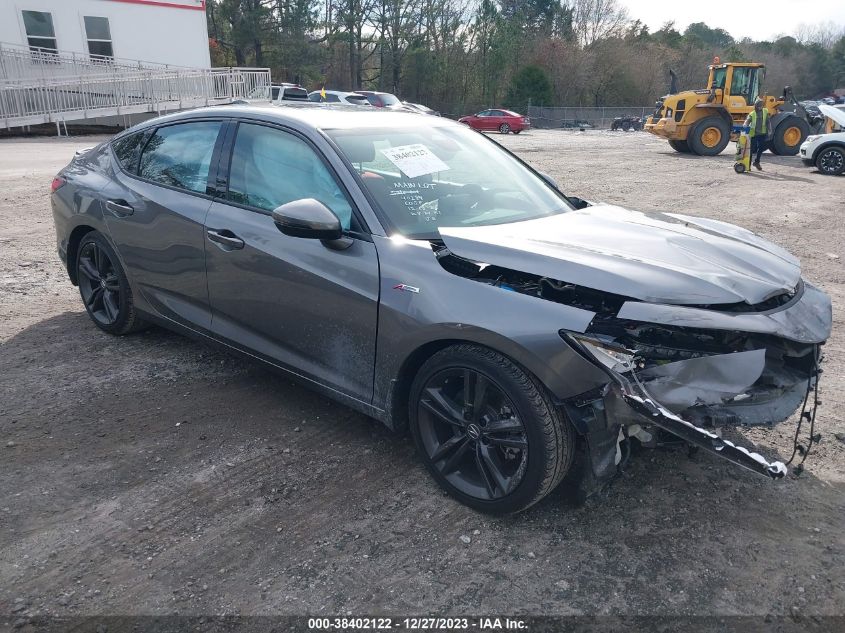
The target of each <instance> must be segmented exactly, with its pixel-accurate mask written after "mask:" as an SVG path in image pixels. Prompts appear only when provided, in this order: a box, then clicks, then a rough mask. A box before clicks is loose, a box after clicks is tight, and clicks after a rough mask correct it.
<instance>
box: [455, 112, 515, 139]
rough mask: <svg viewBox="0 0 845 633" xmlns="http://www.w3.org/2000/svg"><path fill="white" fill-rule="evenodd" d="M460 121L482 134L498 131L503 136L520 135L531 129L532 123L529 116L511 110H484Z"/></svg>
mask: <svg viewBox="0 0 845 633" xmlns="http://www.w3.org/2000/svg"><path fill="white" fill-rule="evenodd" d="M458 121H459V122H460V123H464V124H465V125H468V126H470V127H471V128H472V129H473V130H479V131H481V132H493V131H496V130H498V131H499V132H500V133H502V134H507V133H508V132H513V133H514V134H519V133H520V132H522V131H523V130H527V129H529V128H530V127H531V121H530V120H529V118H528V117H527V116H522V115H521V114H517V113H516V112H511V111H510V110H495V109H491V110H482V111H481V112H477V113H476V114H471V115H469V116H465V117H461V118H460V119H458Z"/></svg>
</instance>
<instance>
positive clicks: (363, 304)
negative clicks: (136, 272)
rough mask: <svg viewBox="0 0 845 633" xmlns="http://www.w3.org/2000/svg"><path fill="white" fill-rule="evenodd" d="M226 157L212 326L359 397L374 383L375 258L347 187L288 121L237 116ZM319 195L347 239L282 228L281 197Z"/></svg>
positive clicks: (212, 229) (211, 271)
mask: <svg viewBox="0 0 845 633" xmlns="http://www.w3.org/2000/svg"><path fill="white" fill-rule="evenodd" d="M226 144H227V146H229V145H231V151H230V152H229V150H227V153H225V154H224V158H223V160H222V161H221V172H222V173H223V174H225V183H224V186H225V194H224V197H223V199H218V200H216V201H215V202H214V203H213V204H212V206H211V210H210V212H209V214H208V218H207V219H206V227H205V229H206V236H205V239H206V247H205V248H206V267H207V270H208V289H209V294H210V300H211V306H212V315H213V316H212V324H211V329H212V331H213V332H214V333H215V334H216V335H218V336H219V337H221V338H225V339H227V340H229V341H231V342H232V343H234V344H235V345H236V346H238V347H240V348H242V349H245V350H249V351H250V352H252V353H254V354H256V355H258V356H260V357H261V358H264V359H266V360H270V361H271V362H274V363H276V364H278V365H281V366H283V367H285V368H287V369H290V370H292V371H294V372H295V373H297V374H299V375H301V376H304V377H307V378H309V379H312V380H315V381H317V382H319V383H320V384H323V385H327V386H329V387H331V388H333V389H335V390H337V391H339V392H341V393H344V394H346V395H349V396H352V397H354V398H356V399H358V400H361V401H363V402H370V401H371V399H372V389H373V364H374V357H375V341H376V324H377V308H378V293H379V271H378V258H377V255H376V250H375V245H374V244H373V242H372V240H371V239H370V238H369V236H368V235H366V234H365V233H364V232H363V231H362V230H361V224H360V222H359V220H358V218H357V217H356V214H355V212H354V211H353V207H352V204H351V202H350V199H349V196H348V195H347V193H346V190H345V189H344V188H343V186H342V185H341V184H340V183H339V181H338V179H337V177H336V175H335V173H334V172H333V171H332V169H331V168H330V167H329V166H328V164H327V162H326V161H325V159H324V157H323V156H322V155H321V154H320V152H319V151H318V150H317V149H316V148H315V147H314V146H313V145H312V144H311V143H310V142H309V141H307V140H306V139H305V138H303V137H302V136H300V135H298V134H297V133H295V132H294V131H292V130H288V129H285V128H281V127H276V126H272V125H267V124H263V123H258V122H246V121H242V122H240V123H239V124H237V127H236V129H235V128H234V126H233V129H232V132H231V135H230V137H229V140H227V143H226ZM302 198H315V199H317V200H319V201H321V202H323V203H324V204H325V205H326V206H328V207H329V208H330V209H332V210H333V211H334V212H335V213H336V214H337V215H338V217H339V218H340V219H341V222H342V224H343V226H344V228H345V229H346V231H347V234H348V235H349V236H350V237H352V243H351V245H350V246H349V247H348V248H346V249H344V250H333V249H332V248H331V247H329V246H326V245H324V244H323V243H322V242H321V241H319V240H311V239H305V238H297V237H290V236H287V235H283V234H282V233H281V232H280V231H279V230H278V228H277V227H276V225H275V224H274V222H273V219H272V217H271V212H272V210H273V209H275V208H276V207H278V206H280V205H282V204H284V203H287V202H291V201H293V200H298V199H302Z"/></svg>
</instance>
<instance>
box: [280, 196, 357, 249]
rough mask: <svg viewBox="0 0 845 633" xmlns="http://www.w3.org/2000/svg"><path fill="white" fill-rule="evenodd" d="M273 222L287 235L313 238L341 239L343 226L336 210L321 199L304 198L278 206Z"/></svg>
mask: <svg viewBox="0 0 845 633" xmlns="http://www.w3.org/2000/svg"><path fill="white" fill-rule="evenodd" d="M273 222H275V223H276V227H277V228H278V229H279V230H280V231H281V232H282V233H284V234H285V235H290V236H291V237H304V238H308V239H312V240H329V241H331V240H339V239H340V238H341V237H343V227H342V226H341V225H340V219H339V218H338V217H337V216H336V215H335V214H334V212H333V211H332V210H331V209H329V208H328V207H327V206H326V205H324V204H323V203H322V202H320V201H319V200H315V199H314V198H302V199H301V200H294V201H293V202H288V203H286V204H283V205H282V206H280V207H278V208H276V209H275V210H274V211H273Z"/></svg>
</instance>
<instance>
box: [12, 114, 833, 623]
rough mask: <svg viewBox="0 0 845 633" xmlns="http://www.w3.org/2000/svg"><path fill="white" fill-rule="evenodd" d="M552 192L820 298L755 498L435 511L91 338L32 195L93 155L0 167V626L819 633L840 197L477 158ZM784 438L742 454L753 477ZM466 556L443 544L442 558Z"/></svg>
mask: <svg viewBox="0 0 845 633" xmlns="http://www.w3.org/2000/svg"><path fill="white" fill-rule="evenodd" d="M495 138H496V140H499V141H501V142H503V143H504V144H505V145H506V146H508V147H510V148H511V149H513V150H515V151H516V152H517V153H518V154H519V155H520V156H522V157H523V158H525V159H526V160H528V161H529V162H530V163H532V164H533V165H535V166H536V167H538V168H540V169H542V170H544V171H546V172H548V173H549V174H550V175H552V176H553V177H554V178H555V179H557V181H558V182H559V184H560V185H561V187H562V188H564V189H565V190H567V191H569V192H571V193H573V194H576V195H579V196H581V197H584V198H587V199H591V200H595V201H605V202H611V203H617V204H622V205H626V206H629V207H631V208H635V209H641V210H668V211H676V212H684V213H691V214H697V215H708V216H711V217H715V218H718V219H720V220H727V221H730V222H735V223H737V224H741V225H743V226H745V227H748V228H750V229H752V230H754V231H756V232H758V233H760V234H762V235H764V236H765V237H767V238H770V239H772V240H774V241H776V242H777V243H779V244H781V245H782V246H784V247H786V248H788V249H789V250H791V251H792V252H794V253H795V254H797V255H798V256H799V257H800V258H801V260H802V263H803V267H804V272H805V275H806V276H807V277H808V278H809V279H810V280H812V281H813V282H815V283H817V284H818V285H820V286H821V287H822V288H823V289H825V290H826V291H827V292H828V293H830V294H831V296H832V297H833V303H834V311H835V314H834V316H835V324H834V333H833V336H832V338H831V340H830V342H829V343H828V345H827V346H826V347H825V352H826V357H827V360H826V364H825V374H824V376H823V380H822V389H821V391H822V399H823V403H824V404H823V407H822V408H821V409H820V413H819V424H818V427H819V431H820V432H821V433H822V435H823V439H822V443H821V445H820V446H819V447H818V450H817V451H815V453H814V454H813V455H811V457H810V459H809V460H808V463H807V471H806V472H805V474H804V475H802V476H801V477H799V478H794V477H792V476H790V477H788V478H787V479H785V480H783V481H780V482H771V481H769V480H767V479H765V478H763V477H760V476H758V475H754V474H752V473H749V472H745V471H741V470H739V469H738V468H737V467H735V466H733V465H731V464H729V463H727V462H725V461H723V460H719V459H717V458H715V457H711V456H709V455H703V454H699V455H697V456H696V457H694V458H689V457H688V456H687V454H686V452H685V451H680V450H675V451H670V450H659V451H650V452H642V453H640V454H638V455H636V456H635V459H634V460H633V463H632V464H631V465H630V467H629V469H628V471H627V473H626V474H625V475H624V476H623V477H621V478H620V479H619V480H618V481H616V482H615V484H614V485H613V486H612V487H611V488H610V490H609V491H608V492H607V493H606V495H605V496H604V498H602V499H598V500H596V501H593V502H590V503H589V504H588V505H587V506H586V507H575V506H573V504H572V503H570V502H569V501H568V500H567V498H566V495H565V494H564V493H563V492H556V493H554V494H553V495H551V497H550V498H549V499H547V500H546V501H544V502H543V503H542V504H540V505H539V506H538V507H535V508H533V509H532V510H530V511H528V512H526V513H524V514H521V515H518V516H515V517H510V518H490V517H487V516H483V515H480V514H477V513H475V512H473V511H471V510H469V509H467V508H465V507H463V506H461V505H459V504H458V503H456V502H454V501H452V500H450V499H449V498H447V497H445V496H444V495H443V494H442V493H441V492H440V490H439V489H438V488H437V486H436V485H435V484H434V483H433V481H432V480H431V479H430V478H429V477H428V475H427V474H426V472H425V470H424V468H423V467H422V466H421V464H420V463H419V462H418V460H417V459H416V458H415V456H414V453H413V450H412V447H411V442H410V440H409V439H408V438H407V437H403V436H394V435H391V434H390V433H389V432H388V431H387V430H386V429H384V428H382V427H381V426H380V425H379V424H377V423H375V422H373V421H371V420H369V419H367V418H365V417H363V416H361V415H359V414H356V413H354V412H352V411H350V410H348V409H346V408H344V407H342V406H339V405H336V404H333V403H332V402H329V401H327V400H325V399H324V398H322V397H319V396H316V395H314V394H313V393H311V392H309V391H307V390H306V389H305V388H303V387H300V386H297V385H294V384H292V383H291V382H289V381H288V380H286V379H284V378H280V377H279V376H278V375H276V374H273V373H270V372H268V371H266V370H265V369H263V368H262V367H260V366H258V365H256V364H253V363H251V362H247V361H244V360H241V359H239V358H235V357H232V356H229V355H226V354H225V353H222V352H220V351H217V350H214V349H211V348H208V347H204V346H202V345H200V344H197V343H195V342H192V341H190V340H187V339H185V338H182V337H179V336H176V335H174V334H171V333H168V332H166V331H163V330H160V329H153V330H150V331H147V332H144V333H142V334H139V335H134V336H129V337H125V338H111V337H109V336H107V335H105V334H103V333H102V332H100V331H99V330H97V329H96V328H95V327H94V326H93V325H92V324H91V323H90V322H89V320H88V318H87V316H86V315H85V312H84V310H83V307H82V304H81V302H80V299H79V295H78V291H77V289H76V288H75V287H73V286H72V285H71V284H70V283H69V281H68V280H67V277H66V274H65V272H64V271H63V269H62V267H61V265H60V263H59V260H58V257H57V255H56V251H55V237H54V231H53V224H52V217H51V214H50V207H49V201H48V191H49V186H50V180H51V178H52V176H53V175H54V174H55V173H56V171H57V170H58V169H59V168H61V167H62V166H63V165H64V164H66V163H67V161H68V160H69V159H70V157H71V156H72V154H73V151H74V150H75V149H76V148H80V147H85V146H89V145H92V144H94V143H95V142H96V141H98V140H99V139H98V138H92V137H88V138H71V139H60V140H57V139H43V138H42V139H5V140H3V141H0V614H10V615H8V616H7V617H6V618H5V619H4V617H3V616H0V624H2V622H8V621H9V619H10V618H11V619H14V620H16V621H18V623H22V622H24V621H25V620H26V618H27V617H30V616H32V615H34V614H58V615H74V614H85V615H90V614H172V613H179V614H212V613H213V614H306V613H307V614H347V613H351V614H355V615H362V614H377V613H392V614H397V613H406V614H434V615H442V614H463V613H473V614H487V613H493V612H495V613H513V614H564V615H565V614H590V615H592V614H624V615H653V614H680V615H714V614H718V615H735V614H754V615H760V616H763V615H766V614H773V615H775V616H777V615H789V616H796V615H800V616H809V615H836V614H845V576H844V575H843V570H845V531H843V527H845V495H844V494H843V493H845V442H844V441H841V440H838V439H836V437H835V436H834V433H845V413H843V404H845V396H843V392H841V391H840V389H841V388H843V386H845V375H844V373H843V372H845V353H843V344H845V338H843V333H845V330H843V327H842V325H843V324H842V316H841V315H842V314H843V307H845V268H844V267H843V263H845V243H843V240H845V221H843V218H844V217H845V213H843V212H845V177H840V178H831V177H824V176H821V175H820V174H818V173H817V172H815V171H813V170H811V169H808V168H805V167H804V166H803V165H802V164H801V162H800V161H799V160H798V159H797V158H782V157H775V156H769V155H768V154H767V155H766V156H765V157H764V161H763V164H764V168H765V171H763V172H762V173H752V174H750V175H737V174H735V173H734V172H733V169H732V160H731V156H730V154H729V151H730V150H728V151H726V152H725V153H724V154H723V155H722V156H719V157H716V158H698V157H692V156H687V155H679V154H676V153H674V152H673V151H672V150H671V149H669V147H668V145H666V144H665V143H664V142H661V141H660V140H658V139H656V138H653V137H650V136H648V135H646V134H645V133H636V132H634V133H623V132H619V133H610V132H597V131H591V132H586V133H579V132H569V131H567V132H563V131H533V132H530V133H527V134H522V135H520V136H508V137H499V136H497V137H495ZM793 431H794V423H787V424H784V425H783V426H782V427H779V428H776V429H775V430H774V431H768V432H767V431H752V432H747V433H743V435H745V439H746V441H747V442H753V443H755V444H756V445H757V446H758V447H759V450H760V451H761V452H763V453H764V454H766V455H767V456H769V457H774V456H776V455H779V456H780V457H779V459H785V458H788V456H789V450H790V448H791V434H792V433H793ZM462 536H468V537H469V538H470V542H469V543H465V542H464V541H465V540H466V539H461V537H462Z"/></svg>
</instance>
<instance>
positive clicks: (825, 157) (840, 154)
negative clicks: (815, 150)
mask: <svg viewBox="0 0 845 633" xmlns="http://www.w3.org/2000/svg"><path fill="white" fill-rule="evenodd" d="M816 169H818V170H819V171H820V172H821V173H823V174H825V175H826V176H841V175H842V174H843V173H845V148H842V147H826V148H824V149H823V150H822V151H820V152H819V155H818V156H816Z"/></svg>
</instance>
